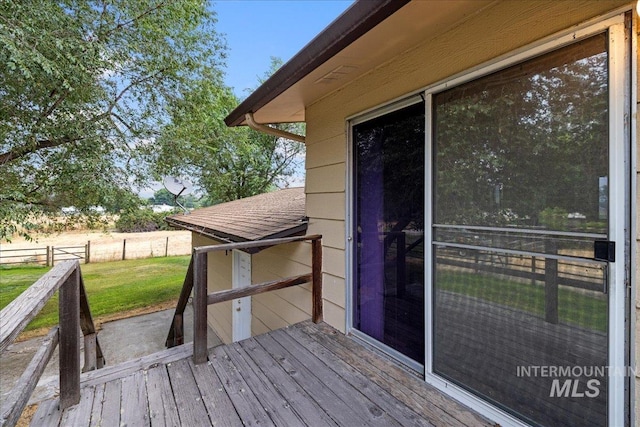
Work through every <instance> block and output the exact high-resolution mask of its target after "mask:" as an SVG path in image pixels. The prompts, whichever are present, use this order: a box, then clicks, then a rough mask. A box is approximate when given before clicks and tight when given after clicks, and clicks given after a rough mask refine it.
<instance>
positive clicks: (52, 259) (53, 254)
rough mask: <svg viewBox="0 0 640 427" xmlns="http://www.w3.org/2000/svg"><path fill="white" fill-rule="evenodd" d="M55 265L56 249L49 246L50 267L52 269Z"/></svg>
mask: <svg viewBox="0 0 640 427" xmlns="http://www.w3.org/2000/svg"><path fill="white" fill-rule="evenodd" d="M55 263H56V248H55V246H53V245H51V267H53V266H54V264H55Z"/></svg>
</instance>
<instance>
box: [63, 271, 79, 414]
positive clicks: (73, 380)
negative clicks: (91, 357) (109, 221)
mask: <svg viewBox="0 0 640 427" xmlns="http://www.w3.org/2000/svg"><path fill="white" fill-rule="evenodd" d="M59 298H60V302H59V308H58V312H59V316H60V409H61V410H64V409H66V408H68V407H69V406H72V405H75V404H77V403H78V402H79V401H80V337H79V330H78V325H79V324H80V271H79V265H78V263H77V261H76V265H75V268H74V271H73V273H72V274H71V275H70V276H69V278H68V279H67V280H66V281H65V283H64V284H63V285H62V286H61V287H60V296H59Z"/></svg>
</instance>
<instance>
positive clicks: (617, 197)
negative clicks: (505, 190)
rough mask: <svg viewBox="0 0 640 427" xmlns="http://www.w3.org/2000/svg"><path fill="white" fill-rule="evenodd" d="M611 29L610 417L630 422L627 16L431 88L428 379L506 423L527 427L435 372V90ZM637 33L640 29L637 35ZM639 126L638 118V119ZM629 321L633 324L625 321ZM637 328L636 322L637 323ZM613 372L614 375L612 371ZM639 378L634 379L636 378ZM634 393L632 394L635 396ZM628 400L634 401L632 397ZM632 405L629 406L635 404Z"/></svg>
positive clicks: (428, 111) (427, 131) (550, 40)
mask: <svg viewBox="0 0 640 427" xmlns="http://www.w3.org/2000/svg"><path fill="white" fill-rule="evenodd" d="M604 31H608V34H609V37H608V53H609V151H610V155H609V189H610V194H609V240H611V241H614V242H616V254H615V255H616V258H615V259H616V260H617V261H616V262H612V263H609V268H608V281H609V289H608V291H609V337H610V338H609V349H608V352H609V369H610V375H609V396H608V407H609V409H608V417H609V425H611V426H617V425H625V420H628V416H629V414H628V413H626V412H625V400H626V399H628V398H629V394H628V390H627V385H628V383H627V377H626V376H625V375H621V374H620V373H621V372H624V373H625V374H626V369H625V367H626V366H629V365H630V361H629V360H627V359H628V357H627V354H628V350H629V347H628V346H629V344H630V343H629V340H628V339H627V338H628V337H629V329H627V325H629V324H630V323H631V322H630V320H632V319H630V318H629V317H628V315H627V313H628V312H629V308H628V305H627V304H628V301H627V295H628V291H627V287H626V281H625V280H626V279H627V278H628V274H630V272H628V271H627V266H628V265H630V263H629V262H628V261H629V260H630V259H631V258H630V254H629V252H630V250H629V249H628V245H627V241H628V240H629V236H628V235H627V234H626V233H625V230H629V229H630V211H631V209H630V205H631V202H630V197H631V196H630V190H631V188H630V186H631V173H630V170H635V169H634V168H630V166H629V164H630V157H631V156H630V155H631V150H630V138H631V134H632V130H631V129H632V128H631V126H632V123H631V122H630V120H629V117H630V112H631V93H632V90H631V89H632V88H634V89H635V87H636V85H635V81H632V79H633V78H634V77H632V76H635V73H631V68H632V67H631V64H632V59H631V49H629V47H630V45H631V43H630V42H628V41H627V40H626V31H625V15H624V14H618V15H616V16H613V17H610V18H609V19H605V20H602V21H599V22H596V23H591V24H590V25H588V26H584V27H582V28H580V29H577V30H576V29H574V30H572V31H570V32H565V33H563V34H560V35H555V36H552V37H549V38H547V39H544V40H542V41H540V42H538V43H536V45H535V46H532V47H526V48H523V49H520V50H519V51H517V52H515V53H513V54H511V55H508V56H507V57H504V58H502V59H499V60H497V61H495V62H493V63H491V64H490V65H486V66H482V67H478V68H476V69H474V70H472V71H469V72H467V73H465V74H462V75H459V76H457V77H454V78H452V79H450V80H447V81H446V82H442V83H439V84H437V85H434V86H432V87H429V88H427V89H426V90H425V92H424V95H425V109H426V112H425V137H426V149H425V171H426V173H425V175H426V176H425V191H426V193H427V194H425V221H424V224H425V230H424V233H425V246H424V251H425V253H424V259H425V281H426V283H425V364H424V366H425V381H426V382H427V383H429V384H432V385H434V386H435V387H436V388H438V389H440V390H441V391H443V392H445V393H446V394H449V395H450V396H452V397H454V398H455V399H457V400H459V401H461V402H462V403H464V404H466V405H467V406H469V407H471V408H472V409H475V410H477V411H478V412H480V413H482V414H484V415H485V416H487V417H489V418H490V419H491V420H493V421H496V422H498V423H500V424H502V425H523V426H524V425H526V424H525V423H523V422H522V421H521V420H519V419H517V418H515V417H513V416H512V415H510V414H508V413H506V412H504V411H502V410H501V409H498V408H497V407H495V406H493V405H491V404H489V403H488V402H486V401H484V400H482V399H480V398H479V397H477V396H475V395H474V394H472V393H470V392H468V391H467V390H465V389H463V388H461V387H459V386H457V385H455V384H453V383H451V382H449V381H447V380H445V379H444V378H442V377H440V376H438V375H437V374H435V373H434V371H433V351H434V349H433V334H434V331H433V320H432V313H433V283H432V282H433V280H432V278H433V277H434V270H433V269H434V259H433V241H434V239H433V224H434V222H433V217H432V216H433V202H434V200H433V194H432V191H433V190H432V189H433V183H434V177H433V164H434V163H433V161H434V159H433V155H432V154H433V142H434V141H433V123H432V117H433V103H432V94H434V93H437V92H440V91H442V90H444V89H445V88H450V87H453V86H456V85H459V84H461V83H464V82H467V81H471V80H474V79H476V78H479V77H481V76H483V75H486V74H489V73H492V72H495V71H499V70H501V69H503V68H506V67H508V66H510V65H514V64H516V63H519V62H522V61H524V60H526V59H529V58H532V57H535V56H537V55H540V54H542V53H546V52H550V51H553V50H556V49H559V48H561V47H563V46H567V45H570V44H572V43H573V42H575V41H578V40H581V39H584V38H587V37H589V36H592V35H594V34H597V33H602V32H604ZM634 34H635V33H634ZM633 124H635V122H634V123H633ZM626 321H627V323H625V322H626ZM631 327H633V326H631ZM631 366H632V365H631ZM611 372H613V374H611ZM631 381H633V379H632V380H631ZM633 396H634V394H631V398H633ZM627 402H628V401H627ZM629 406H630V405H627V407H629Z"/></svg>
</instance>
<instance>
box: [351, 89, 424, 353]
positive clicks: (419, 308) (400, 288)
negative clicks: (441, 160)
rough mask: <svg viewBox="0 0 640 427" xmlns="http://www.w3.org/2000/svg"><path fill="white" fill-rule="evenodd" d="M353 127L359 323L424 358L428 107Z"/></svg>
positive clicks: (356, 320)
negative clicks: (426, 109)
mask: <svg viewBox="0 0 640 427" xmlns="http://www.w3.org/2000/svg"><path fill="white" fill-rule="evenodd" d="M418 101H419V102H417V103H414V104H412V105H409V106H404V107H403V108H399V109H397V110H394V111H391V112H388V113H386V114H382V115H379V116H377V117H374V118H371V119H369V120H365V121H362V122H360V123H357V124H354V125H353V128H352V129H353V130H352V138H353V150H354V155H353V157H354V159H353V161H354V165H353V168H354V170H355V174H354V175H355V177H354V178H355V179H354V181H355V188H356V192H355V193H356V197H355V200H354V202H355V206H354V211H355V221H354V222H355V224H354V230H353V235H354V236H355V239H356V250H355V258H356V259H355V260H354V261H355V262H354V264H355V268H354V269H355V271H354V273H355V280H354V290H353V313H354V316H353V318H354V321H353V326H354V327H355V328H356V329H357V330H359V331H361V332H362V333H363V334H365V335H366V336H368V337H370V338H372V339H374V340H376V341H377V342H379V343H381V344H384V345H386V346H388V347H389V348H391V349H393V350H394V351H397V352H399V353H400V354H402V355H404V356H406V357H408V358H409V359H411V360H414V361H416V362H417V363H419V364H422V361H423V360H424V256H423V253H424V250H423V248H424V103H423V102H422V101H421V100H420V98H418Z"/></svg>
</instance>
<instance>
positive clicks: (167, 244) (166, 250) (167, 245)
mask: <svg viewBox="0 0 640 427" xmlns="http://www.w3.org/2000/svg"><path fill="white" fill-rule="evenodd" d="M164 256H165V257H167V256H169V236H167V242H166V243H165V245H164Z"/></svg>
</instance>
